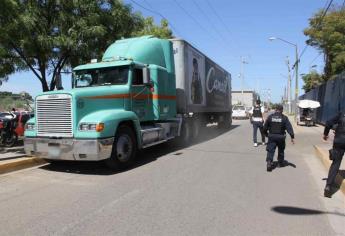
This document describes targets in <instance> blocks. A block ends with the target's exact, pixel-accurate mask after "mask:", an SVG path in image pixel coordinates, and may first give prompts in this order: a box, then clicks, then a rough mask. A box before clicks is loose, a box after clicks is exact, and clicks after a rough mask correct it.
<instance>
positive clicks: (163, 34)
mask: <svg viewBox="0 0 345 236" xmlns="http://www.w3.org/2000/svg"><path fill="white" fill-rule="evenodd" d="M141 35H153V36H156V37H158V38H165V39H169V38H172V31H171V30H170V29H169V25H168V21H167V20H164V19H163V20H161V24H160V26H157V25H155V24H154V21H153V18H152V17H148V18H146V19H145V20H144V22H143V27H142V29H141V30H139V31H138V32H134V33H133V36H141Z"/></svg>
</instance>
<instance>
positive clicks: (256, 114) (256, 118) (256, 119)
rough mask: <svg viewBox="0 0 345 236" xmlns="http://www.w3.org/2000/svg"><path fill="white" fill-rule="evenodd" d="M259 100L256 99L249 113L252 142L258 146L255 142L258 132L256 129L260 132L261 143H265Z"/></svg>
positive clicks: (262, 111) (261, 109)
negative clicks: (251, 126)
mask: <svg viewBox="0 0 345 236" xmlns="http://www.w3.org/2000/svg"><path fill="white" fill-rule="evenodd" d="M260 104H261V101H260V100H256V102H255V106H254V107H253V109H252V112H251V113H252V115H251V123H252V125H253V142H254V147H257V146H258V142H257V134H258V129H259V130H260V133H261V140H262V144H265V134H264V132H263V131H264V116H263V113H264V110H263V107H261V106H260Z"/></svg>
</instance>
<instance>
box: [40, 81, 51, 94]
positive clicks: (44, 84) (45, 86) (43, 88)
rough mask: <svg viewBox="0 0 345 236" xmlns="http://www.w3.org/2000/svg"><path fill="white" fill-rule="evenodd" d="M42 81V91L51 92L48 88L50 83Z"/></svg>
mask: <svg viewBox="0 0 345 236" xmlns="http://www.w3.org/2000/svg"><path fill="white" fill-rule="evenodd" d="M40 81H41V84H42V91H43V92H47V91H49V87H48V83H47V81H46V80H40Z"/></svg>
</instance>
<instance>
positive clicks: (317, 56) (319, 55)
mask: <svg viewBox="0 0 345 236" xmlns="http://www.w3.org/2000/svg"><path fill="white" fill-rule="evenodd" d="M321 54H322V53H319V54H318V55H317V56H316V57H315V58H314V59H313V60H312V61H311V62H310V64H309V67H310V66H311V64H313V62H314V61H316V59H318V58H319V56H321Z"/></svg>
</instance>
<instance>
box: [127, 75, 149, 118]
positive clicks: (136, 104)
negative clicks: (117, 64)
mask: <svg viewBox="0 0 345 236" xmlns="http://www.w3.org/2000/svg"><path fill="white" fill-rule="evenodd" d="M131 74H132V80H131V83H132V84H131V96H130V97H131V104H132V111H133V112H135V114H137V116H138V117H139V120H140V121H152V120H153V109H152V92H151V89H150V87H149V86H147V85H144V82H143V69H142V68H134V69H133V70H132V73H131Z"/></svg>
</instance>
